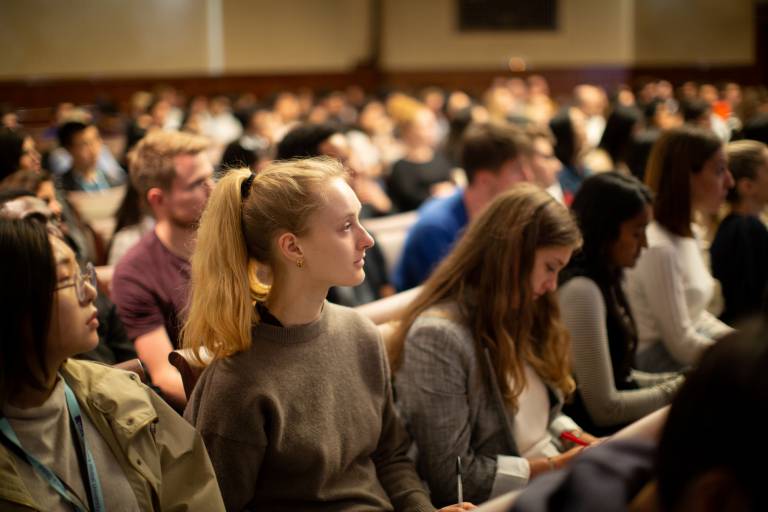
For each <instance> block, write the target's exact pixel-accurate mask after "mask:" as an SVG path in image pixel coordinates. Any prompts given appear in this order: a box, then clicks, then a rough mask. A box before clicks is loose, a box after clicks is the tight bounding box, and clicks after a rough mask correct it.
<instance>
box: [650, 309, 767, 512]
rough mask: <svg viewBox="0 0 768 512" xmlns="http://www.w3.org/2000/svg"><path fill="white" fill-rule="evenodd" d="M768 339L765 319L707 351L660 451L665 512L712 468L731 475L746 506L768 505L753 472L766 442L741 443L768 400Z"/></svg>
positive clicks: (760, 477) (675, 408)
mask: <svg viewBox="0 0 768 512" xmlns="http://www.w3.org/2000/svg"><path fill="white" fill-rule="evenodd" d="M766 339H768V329H766V324H765V321H764V320H763V321H762V322H755V323H752V324H748V325H742V327H741V329H740V330H739V331H737V332H735V333H732V334H730V335H728V336H726V337H725V338H723V339H722V340H720V341H719V342H717V343H715V345H713V346H712V347H711V348H709V349H708V350H707V351H706V352H705V353H704V355H703V356H702V357H701V360H700V361H699V364H698V366H697V367H696V369H695V370H694V371H693V372H691V373H690V374H689V375H688V377H687V379H686V381H685V383H684V384H683V386H682V387H681V388H680V390H679V391H678V393H677V396H676V397H675V399H674V401H673V402H672V406H671V408H670V411H669V416H668V418H667V421H666V424H665V426H664V430H663V431H662V435H661V441H660V442H659V447H658V451H657V454H656V457H657V459H656V460H657V475H658V491H659V492H658V497H659V502H660V504H661V505H662V508H663V510H674V509H675V507H676V506H677V505H678V504H679V503H680V500H681V499H682V498H683V496H684V495H685V493H686V490H687V489H688V486H689V484H690V483H692V482H693V481H695V479H696V478H698V477H700V476H702V475H704V474H706V473H707V472H709V471H711V470H720V471H725V472H727V473H728V474H729V475H730V476H732V477H733V480H734V482H735V483H736V485H738V486H739V488H740V489H739V490H741V491H742V492H743V494H744V497H746V498H747V500H748V501H749V503H748V506H747V510H768V494H766V493H765V482H764V480H765V478H764V476H765V475H764V473H763V472H762V471H758V470H756V469H755V461H762V460H765V458H766V455H768V453H766V445H765V443H762V442H760V441H759V440H758V441H757V442H753V443H749V446H745V445H743V444H741V443H739V441H740V440H743V439H745V434H746V432H747V431H746V430H745V429H748V428H749V427H750V426H755V427H758V428H759V421H760V419H761V418H762V414H763V411H764V407H765V404H766V403H768V371H766V370H768V343H766ZM713 433H715V434H716V436H717V439H718V440H717V441H713V438H712V435H713Z"/></svg>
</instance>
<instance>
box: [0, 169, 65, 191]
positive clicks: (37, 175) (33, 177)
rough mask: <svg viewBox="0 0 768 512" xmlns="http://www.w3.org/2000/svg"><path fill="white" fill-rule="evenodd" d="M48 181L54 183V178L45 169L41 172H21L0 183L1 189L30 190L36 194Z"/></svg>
mask: <svg viewBox="0 0 768 512" xmlns="http://www.w3.org/2000/svg"><path fill="white" fill-rule="evenodd" d="M46 181H53V176H52V175H51V173H50V172H48V171H46V170H45V169H41V170H39V171H32V170H29V169H26V170H19V171H16V172H14V173H13V174H11V175H9V176H6V177H5V179H3V180H2V181H0V189H4V190H7V189H20V190H29V191H30V192H34V193H35V194H36V193H37V192H38V191H39V190H40V187H41V186H42V184H43V183H45V182H46Z"/></svg>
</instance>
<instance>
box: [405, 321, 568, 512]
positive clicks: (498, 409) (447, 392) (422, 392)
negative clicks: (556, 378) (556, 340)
mask: <svg viewBox="0 0 768 512" xmlns="http://www.w3.org/2000/svg"><path fill="white" fill-rule="evenodd" d="M452 309H454V308H451V307H445V306H443V307H435V308H431V309H429V310H428V311H426V312H425V313H424V314H422V315H421V316H420V317H419V318H418V319H417V320H416V321H415V322H414V324H413V325H412V326H411V329H410V330H409V331H408V335H407V337H406V342H405V346H404V347H403V362H402V366H401V367H400V369H399V370H398V371H397V373H396V375H395V390H396V397H397V405H398V407H399V410H400V412H401V414H402V415H403V420H404V421H405V423H406V425H407V427H408V430H409V431H410V433H411V436H412V437H413V439H414V441H415V443H416V446H417V449H418V457H417V467H418V470H419V474H420V475H421V477H422V478H423V479H424V480H425V481H426V482H427V484H428V485H429V489H430V491H431V493H432V502H433V503H434V504H435V505H437V506H438V507H441V506H444V505H448V504H451V503H456V500H457V488H456V457H457V456H461V461H462V468H463V487H464V499H465V500H466V501H471V502H474V503H481V502H483V501H486V500H487V499H488V498H489V497H491V495H492V492H493V495H496V494H499V493H501V492H506V491H509V490H514V489H519V488H522V487H524V486H525V485H526V484H527V483H528V477H529V473H530V469H529V466H528V463H527V462H526V461H525V460H523V459H522V458H520V457H519V452H518V449H517V446H516V444H515V439H514V435H513V432H514V431H513V428H512V426H513V422H512V418H511V417H510V416H509V414H508V412H507V406H506V405H505V403H504V400H503V398H502V395H501V391H500V389H499V386H498V382H497V381H496V379H495V378H494V377H492V376H493V375H494V373H493V370H492V365H491V359H490V355H489V352H488V351H487V350H485V352H484V355H483V356H482V357H481V358H478V353H477V350H476V349H475V343H474V340H473V339H472V335H471V334H470V331H469V330H468V329H467V328H466V327H465V326H464V325H463V324H461V323H459V322H458V321H457V320H454V319H453V318H452V316H451V310H452ZM549 394H550V404H552V406H551V408H550V415H549V420H550V431H551V432H552V434H553V438H554V439H555V440H556V439H557V438H558V436H559V434H560V432H562V431H564V430H573V429H577V428H578V426H577V425H576V424H575V423H574V422H573V421H572V420H571V419H570V418H568V417H567V416H564V415H563V414H561V412H560V411H561V408H562V403H563V399H562V396H561V395H560V394H559V393H556V392H555V391H554V390H553V389H551V388H549Z"/></svg>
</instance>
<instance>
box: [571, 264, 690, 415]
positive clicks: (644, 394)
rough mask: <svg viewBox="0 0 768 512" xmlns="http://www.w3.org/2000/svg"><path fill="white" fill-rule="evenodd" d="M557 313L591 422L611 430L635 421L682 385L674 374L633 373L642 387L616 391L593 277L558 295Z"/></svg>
mask: <svg viewBox="0 0 768 512" xmlns="http://www.w3.org/2000/svg"><path fill="white" fill-rule="evenodd" d="M558 298H559V299H560V314H561V316H562V319H563V323H564V324H565V327H566V328H567V329H568V332H569V333H570V335H571V353H572V355H573V370H574V373H575V375H576V382H577V383H578V386H579V393H581V397H582V399H583V401H584V405H585V407H586V409H587V412H588V413H589V415H590V417H591V418H592V421H593V422H594V423H595V424H596V425H599V426H603V427H605V426H613V425H620V424H623V423H628V422H630V421H634V420H637V419H639V418H641V417H643V416H645V415H646V414H650V413H651V412H653V411H655V410H656V409H659V408H661V407H663V406H665V405H667V404H668V403H669V402H670V401H671V400H672V397H673V396H674V394H675V392H676V391H677V389H678V388H679V387H680V385H681V384H682V383H683V377H682V376H680V375H677V374H674V373H659V374H650V373H645V372H640V371H637V370H632V378H633V380H634V381H635V382H636V383H637V384H638V385H639V386H640V388H641V389H627V390H619V389H618V388H617V387H616V382H615V380H614V377H613V375H614V373H613V364H612V363H611V351H610V346H609V341H608V330H607V327H606V316H607V313H606V307H605V301H604V300H603V295H602V293H600V289H599V288H598V286H597V284H595V282H594V281H593V280H592V279H589V278H587V277H574V278H572V279H570V280H569V281H568V282H567V283H565V284H564V285H563V286H562V287H561V288H560V290H559V291H558Z"/></svg>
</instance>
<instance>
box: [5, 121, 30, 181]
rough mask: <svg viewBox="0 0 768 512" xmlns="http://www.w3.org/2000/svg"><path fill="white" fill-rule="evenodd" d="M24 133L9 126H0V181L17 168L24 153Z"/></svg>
mask: <svg viewBox="0 0 768 512" xmlns="http://www.w3.org/2000/svg"><path fill="white" fill-rule="evenodd" d="M24 137H25V134H24V133H22V132H20V131H18V130H13V129H11V128H6V127H2V128H0V181H2V180H3V179H4V178H5V177H6V176H8V175H10V174H13V173H14V172H16V171H17V170H18V169H19V161H20V160H21V156H22V155H23V154H24V150H23V147H24Z"/></svg>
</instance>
